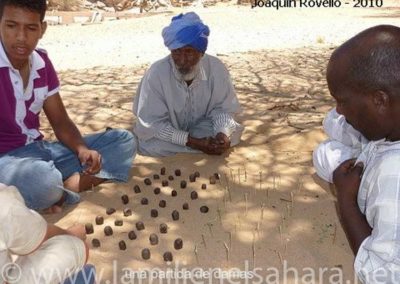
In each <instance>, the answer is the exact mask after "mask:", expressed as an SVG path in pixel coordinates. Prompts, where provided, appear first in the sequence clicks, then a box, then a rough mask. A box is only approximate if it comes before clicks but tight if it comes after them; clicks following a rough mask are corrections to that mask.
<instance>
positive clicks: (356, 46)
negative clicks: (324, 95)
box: [327, 25, 400, 97]
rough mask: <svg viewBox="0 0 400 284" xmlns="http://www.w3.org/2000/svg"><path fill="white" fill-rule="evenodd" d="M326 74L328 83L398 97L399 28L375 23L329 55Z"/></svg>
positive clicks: (399, 79) (399, 69) (399, 91)
mask: <svg viewBox="0 0 400 284" xmlns="http://www.w3.org/2000/svg"><path fill="white" fill-rule="evenodd" d="M332 73H336V74H341V76H340V77H341V78H340V79H339V78H338V76H332ZM327 76H328V84H330V85H332V84H338V83H339V82H340V84H344V85H345V86H346V87H349V88H352V89H355V90H358V91H362V92H374V91H379V90H380V91H384V92H386V93H388V94H389V95H396V96H399V97H400V28H398V27H395V26H389V25H382V26H376V27H372V28H369V29H367V30H365V31H363V32H361V33H359V34H357V35H356V36H354V37H353V38H351V39H349V40H348V41H346V42H345V43H344V44H342V45H341V46H340V47H338V48H337V49H336V50H335V51H334V53H333V54H332V56H331V59H330V61H329V65H328V74H327ZM333 77H336V79H339V80H335V81H337V82H334V81H333Z"/></svg>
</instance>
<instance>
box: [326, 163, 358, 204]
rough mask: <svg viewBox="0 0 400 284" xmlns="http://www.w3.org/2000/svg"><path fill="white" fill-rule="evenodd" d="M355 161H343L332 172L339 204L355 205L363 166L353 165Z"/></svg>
mask: <svg viewBox="0 0 400 284" xmlns="http://www.w3.org/2000/svg"><path fill="white" fill-rule="evenodd" d="M355 161H356V159H350V160H347V161H344V162H343V163H342V164H340V165H339V167H337V169H336V170H335V171H334V172H333V183H334V184H335V187H336V190H337V195H338V201H339V202H343V201H345V202H354V203H357V194H358V190H359V187H360V182H361V176H362V172H363V168H364V166H363V164H362V163H358V164H357V165H355V164H354V163H355Z"/></svg>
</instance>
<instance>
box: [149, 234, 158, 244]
mask: <svg viewBox="0 0 400 284" xmlns="http://www.w3.org/2000/svg"><path fill="white" fill-rule="evenodd" d="M149 241H150V244H151V245H152V246H155V245H157V244H158V236H157V235H156V234H151V235H150V237H149Z"/></svg>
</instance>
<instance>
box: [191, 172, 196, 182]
mask: <svg viewBox="0 0 400 284" xmlns="http://www.w3.org/2000/svg"><path fill="white" fill-rule="evenodd" d="M189 181H190V182H195V181H196V176H195V175H194V174H191V175H190V176H189Z"/></svg>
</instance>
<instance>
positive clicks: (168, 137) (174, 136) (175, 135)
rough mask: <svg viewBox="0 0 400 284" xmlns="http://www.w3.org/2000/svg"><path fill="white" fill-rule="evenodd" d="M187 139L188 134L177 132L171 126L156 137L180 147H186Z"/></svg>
mask: <svg viewBox="0 0 400 284" xmlns="http://www.w3.org/2000/svg"><path fill="white" fill-rule="evenodd" d="M188 137H189V132H186V131H182V130H178V129H176V128H174V127H172V126H171V125H169V126H167V127H165V128H163V129H161V130H160V131H159V132H158V133H157V135H156V138H158V139H160V140H163V141H166V142H170V143H173V144H177V145H182V146H186V143H187V140H188Z"/></svg>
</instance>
